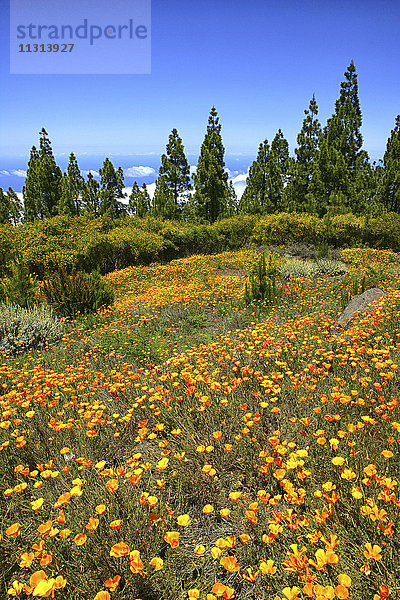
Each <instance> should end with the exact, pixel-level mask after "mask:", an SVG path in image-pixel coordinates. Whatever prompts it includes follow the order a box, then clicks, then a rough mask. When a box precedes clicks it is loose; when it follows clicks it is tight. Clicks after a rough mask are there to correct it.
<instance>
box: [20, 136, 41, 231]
mask: <svg viewBox="0 0 400 600" xmlns="http://www.w3.org/2000/svg"><path fill="white" fill-rule="evenodd" d="M39 160H40V159H39V152H38V150H37V149H36V146H32V148H31V154H30V158H29V162H28V170H27V174H26V179H25V185H24V187H23V188H22V195H23V198H24V212H25V218H26V220H27V221H33V220H34V219H35V218H37V217H38V216H39V215H38V213H39V202H38V200H39V196H40V185H39V178H38V171H39Z"/></svg>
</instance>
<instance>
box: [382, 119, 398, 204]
mask: <svg viewBox="0 0 400 600" xmlns="http://www.w3.org/2000/svg"><path fill="white" fill-rule="evenodd" d="M379 195H380V198H381V200H382V202H383V204H384V205H385V206H386V207H387V210H389V211H391V212H400V115H397V117H396V122H395V127H394V129H392V131H391V133H390V137H389V139H388V141H387V144H386V151H385V154H384V155H383V172H382V179H381V182H380V186H379Z"/></svg>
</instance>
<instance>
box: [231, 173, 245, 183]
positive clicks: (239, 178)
mask: <svg viewBox="0 0 400 600" xmlns="http://www.w3.org/2000/svg"><path fill="white" fill-rule="evenodd" d="M248 176H249V172H247V173H241V174H240V175H236V177H233V179H232V183H233V185H235V184H237V183H242V182H244V183H246V179H247V178H248Z"/></svg>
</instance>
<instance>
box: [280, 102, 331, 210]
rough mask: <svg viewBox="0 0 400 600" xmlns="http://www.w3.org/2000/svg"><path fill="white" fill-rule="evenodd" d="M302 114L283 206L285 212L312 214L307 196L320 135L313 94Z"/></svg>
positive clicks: (316, 107) (316, 105) (316, 106)
mask: <svg viewBox="0 0 400 600" xmlns="http://www.w3.org/2000/svg"><path fill="white" fill-rule="evenodd" d="M304 114H305V115H306V116H305V119H304V120H303V126H302V128H301V131H300V133H299V134H298V136H297V144H298V146H297V148H296V149H295V151H294V152H295V155H296V159H295V161H292V162H291V167H290V173H289V182H288V185H287V187H286V188H285V191H284V205H285V210H289V211H297V212H314V211H313V207H312V206H311V205H310V198H309V197H307V194H308V193H309V187H310V181H311V178H312V172H313V162H314V159H315V156H316V153H317V151H318V148H319V140H320V137H321V133H322V130H321V125H320V122H319V121H318V118H317V115H318V104H317V102H316V100H315V94H313V97H312V98H311V100H310V104H309V107H308V109H307V110H305V111H304Z"/></svg>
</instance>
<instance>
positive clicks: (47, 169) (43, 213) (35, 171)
mask: <svg viewBox="0 0 400 600" xmlns="http://www.w3.org/2000/svg"><path fill="white" fill-rule="evenodd" d="M61 177H62V172H61V169H60V167H58V166H57V165H56V161H55V159H54V155H53V150H52V147H51V142H50V140H49V138H48V134H47V131H46V130H45V129H44V128H43V129H42V130H41V131H40V140H39V150H37V149H36V147H35V146H33V147H32V150H31V156H30V160H29V163H28V171H27V176H26V181H25V186H24V188H23V190H22V192H23V196H24V203H25V216H26V219H27V220H28V221H31V220H33V219H35V218H39V219H43V218H47V217H52V216H54V215H56V214H57V212H58V204H59V200H60V181H61Z"/></svg>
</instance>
